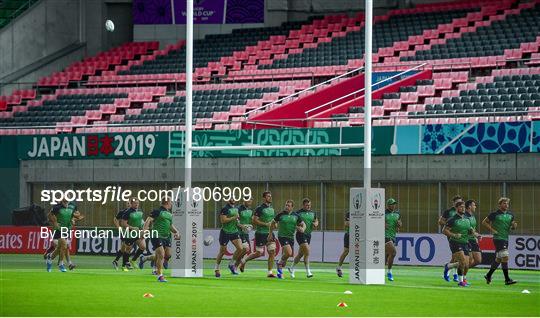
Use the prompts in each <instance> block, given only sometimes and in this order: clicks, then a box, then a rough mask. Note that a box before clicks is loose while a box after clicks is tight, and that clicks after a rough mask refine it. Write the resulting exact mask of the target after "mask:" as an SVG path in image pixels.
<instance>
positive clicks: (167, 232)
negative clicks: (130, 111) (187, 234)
mask: <svg viewBox="0 0 540 318" xmlns="http://www.w3.org/2000/svg"><path fill="white" fill-rule="evenodd" d="M150 216H151V217H152V218H153V219H154V224H153V225H152V230H156V231H157V233H158V238H160V239H170V238H171V224H172V213H171V212H170V211H169V210H167V209H165V208H164V207H162V206H161V207H159V209H156V210H154V211H152V213H151V214H150Z"/></svg>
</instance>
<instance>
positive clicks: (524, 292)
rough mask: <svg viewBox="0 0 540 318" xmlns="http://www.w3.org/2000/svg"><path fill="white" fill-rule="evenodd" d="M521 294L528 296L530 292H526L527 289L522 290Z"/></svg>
mask: <svg viewBox="0 0 540 318" xmlns="http://www.w3.org/2000/svg"><path fill="white" fill-rule="evenodd" d="M521 293H522V294H530V293H531V292H530V291H529V290H527V289H524V290H523V291H522V292H521Z"/></svg>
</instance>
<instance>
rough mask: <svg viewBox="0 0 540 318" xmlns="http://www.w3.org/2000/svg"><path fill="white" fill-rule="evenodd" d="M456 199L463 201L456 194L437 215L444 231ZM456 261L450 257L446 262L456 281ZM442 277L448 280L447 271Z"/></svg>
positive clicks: (452, 214) (453, 209) (454, 212)
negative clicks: (448, 206)
mask: <svg viewBox="0 0 540 318" xmlns="http://www.w3.org/2000/svg"><path fill="white" fill-rule="evenodd" d="M458 201H463V199H462V198H461V196H460V195H456V196H454V197H453V198H452V206H451V207H450V208H448V209H446V210H445V211H443V213H442V215H441V216H440V217H439V222H438V223H439V225H440V226H442V227H443V228H442V230H443V231H444V226H445V225H446V222H448V220H449V219H450V218H452V217H453V216H454V215H456V208H455V205H456V203H457V202H458ZM458 264H459V263H458V262H457V261H456V260H455V259H454V258H452V259H450V262H449V263H448V269H450V270H452V271H454V281H455V282H457V281H458V275H457V273H456V272H455V271H456V268H457V267H458ZM443 278H444V280H446V281H447V282H449V281H450V275H448V273H447V272H446V274H445V275H443Z"/></svg>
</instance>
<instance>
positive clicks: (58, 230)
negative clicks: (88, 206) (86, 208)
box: [46, 199, 82, 272]
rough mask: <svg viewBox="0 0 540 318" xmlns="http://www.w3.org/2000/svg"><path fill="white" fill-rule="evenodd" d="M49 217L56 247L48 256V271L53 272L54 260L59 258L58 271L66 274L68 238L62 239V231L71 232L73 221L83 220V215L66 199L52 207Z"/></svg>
mask: <svg viewBox="0 0 540 318" xmlns="http://www.w3.org/2000/svg"><path fill="white" fill-rule="evenodd" d="M48 217H49V221H50V223H51V224H52V226H53V230H54V234H53V244H54V245H55V246H56V247H55V249H54V251H53V252H52V253H50V254H48V255H47V256H46V259H47V261H46V263H47V271H48V272H50V271H51V270H52V260H53V259H54V258H55V257H56V256H59V264H58V269H59V270H60V271H61V272H65V271H66V267H65V266H64V258H65V257H66V254H67V248H68V243H67V242H68V238H67V237H62V230H63V231H64V232H66V231H71V228H72V226H73V220H74V219H82V215H81V213H80V212H79V211H77V208H76V207H75V205H70V204H69V203H68V201H67V200H66V199H63V200H62V201H61V202H60V203H59V204H56V205H54V206H53V207H52V209H51V211H50V212H49V215H48ZM67 235H71V233H69V232H68V233H67Z"/></svg>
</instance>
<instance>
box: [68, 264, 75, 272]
mask: <svg viewBox="0 0 540 318" xmlns="http://www.w3.org/2000/svg"><path fill="white" fill-rule="evenodd" d="M75 267H76V266H75V264H69V265H68V268H69V270H70V271H72V270H74V269H75Z"/></svg>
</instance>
